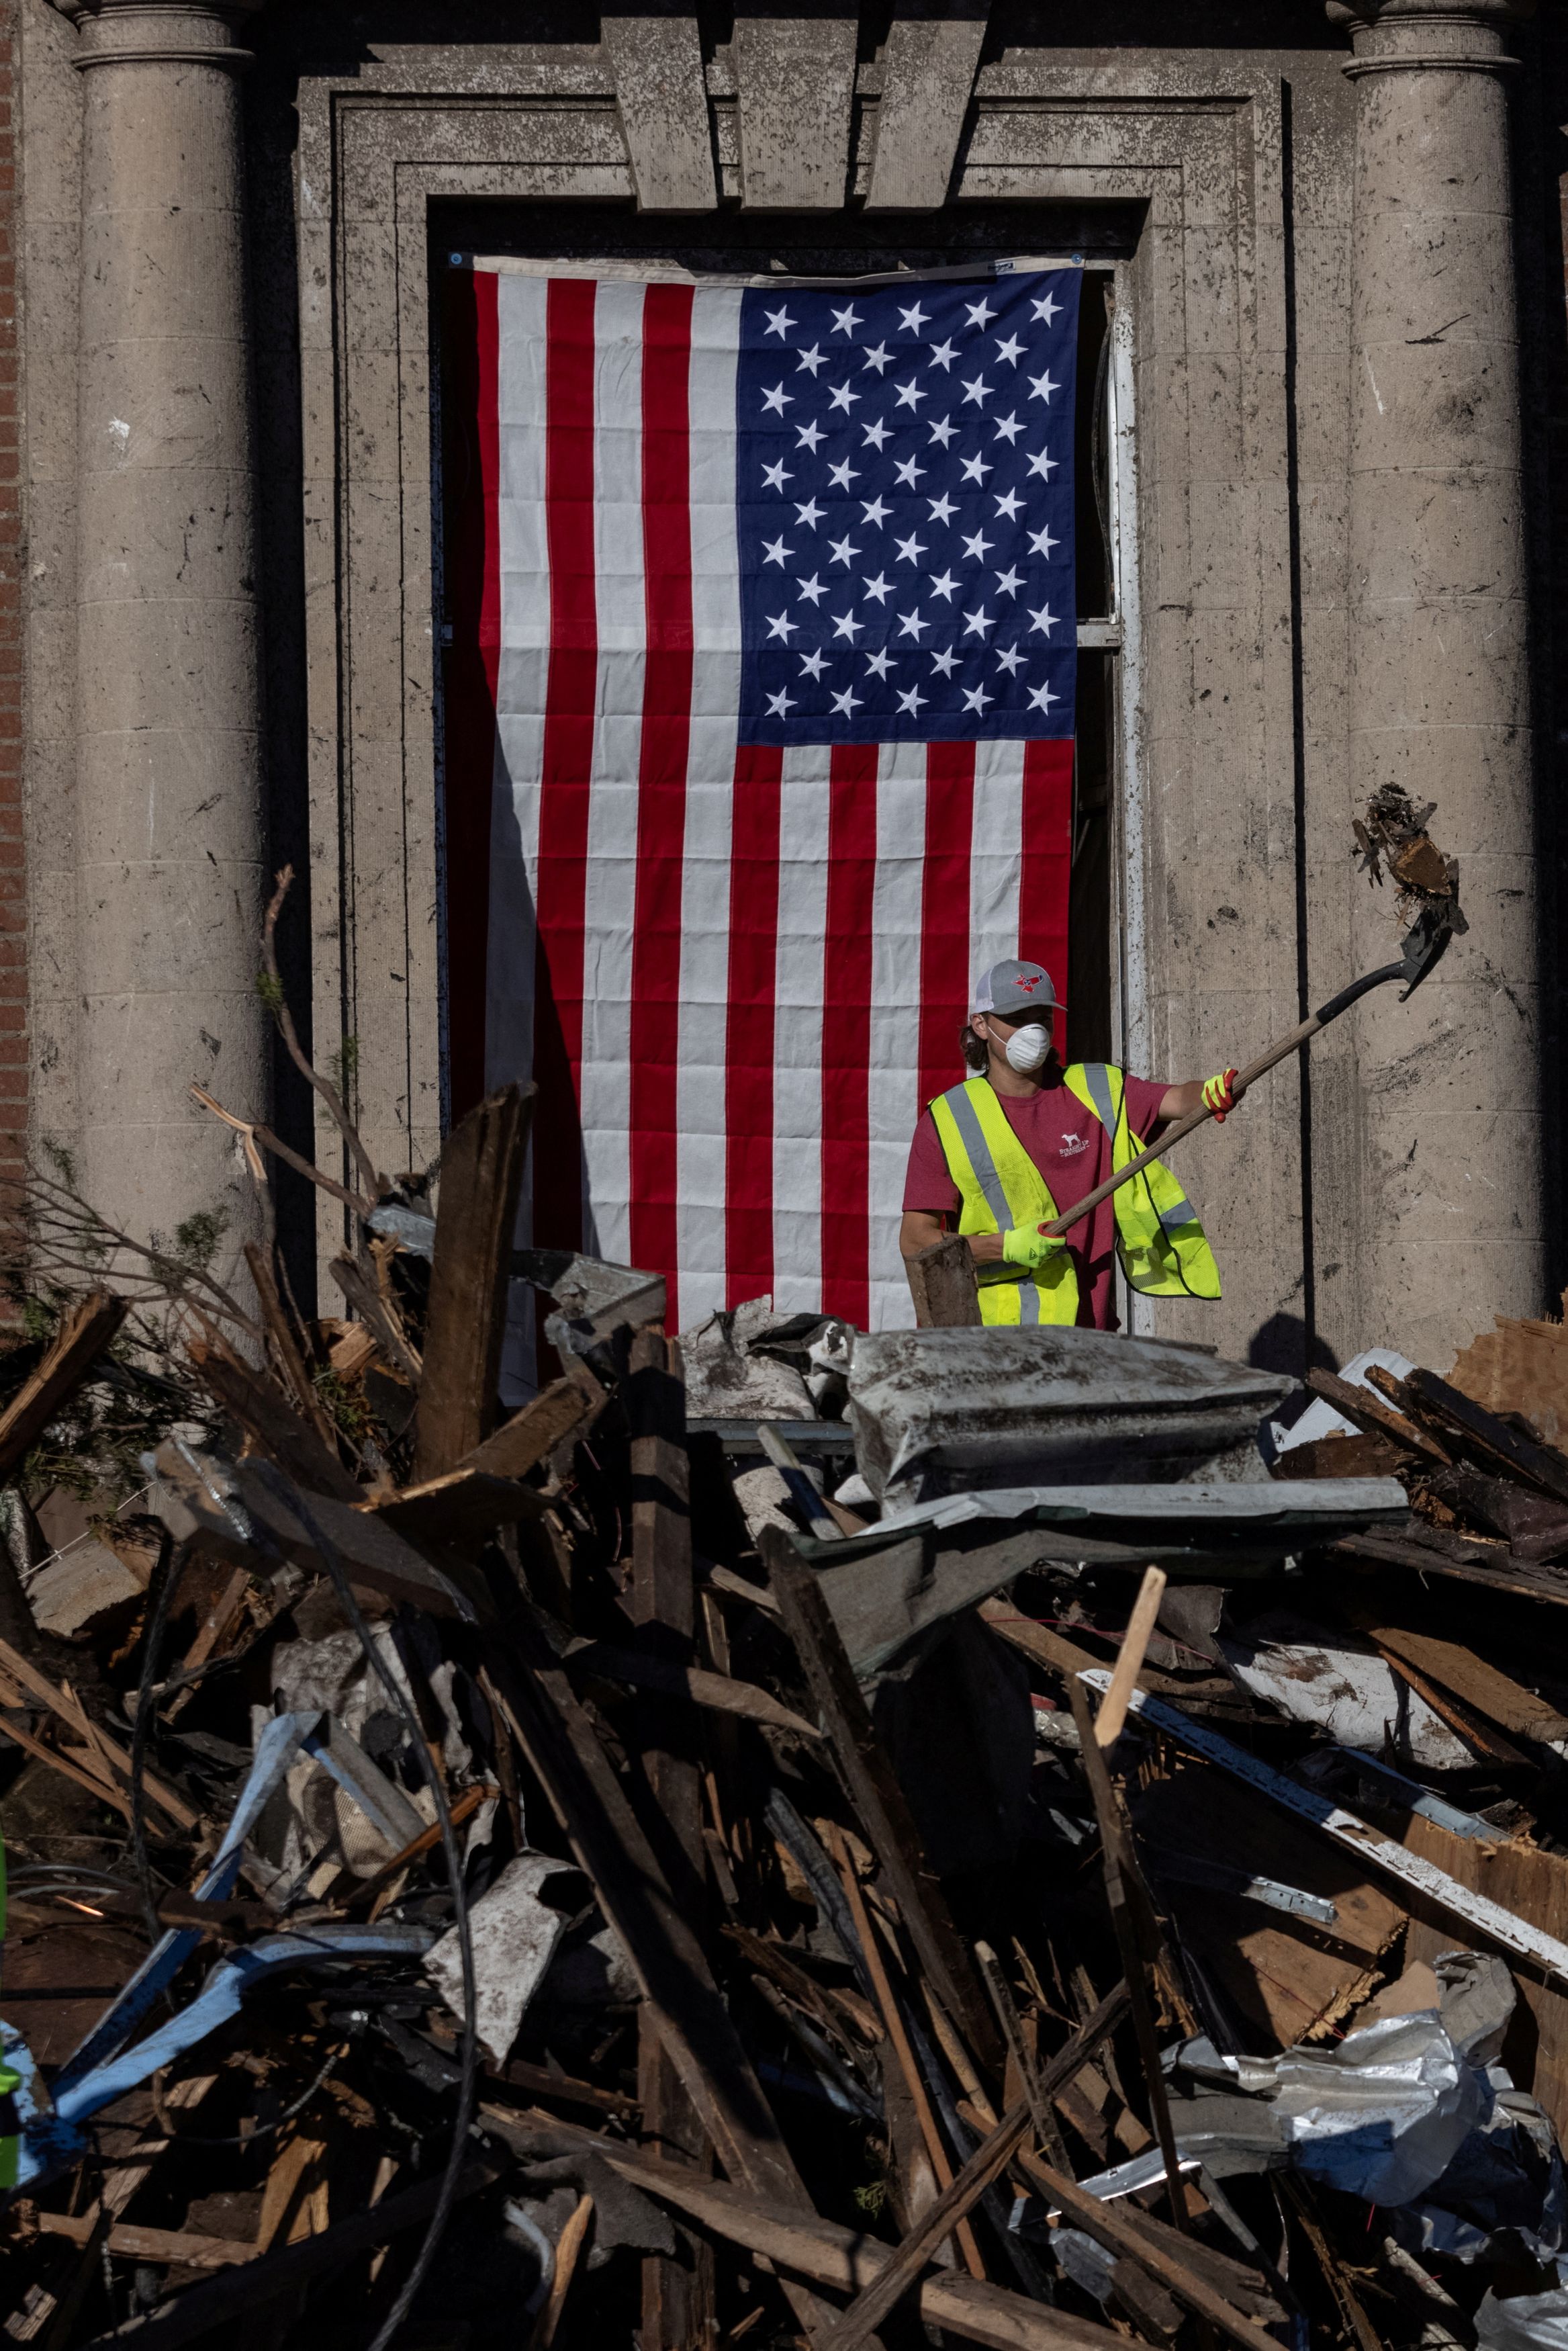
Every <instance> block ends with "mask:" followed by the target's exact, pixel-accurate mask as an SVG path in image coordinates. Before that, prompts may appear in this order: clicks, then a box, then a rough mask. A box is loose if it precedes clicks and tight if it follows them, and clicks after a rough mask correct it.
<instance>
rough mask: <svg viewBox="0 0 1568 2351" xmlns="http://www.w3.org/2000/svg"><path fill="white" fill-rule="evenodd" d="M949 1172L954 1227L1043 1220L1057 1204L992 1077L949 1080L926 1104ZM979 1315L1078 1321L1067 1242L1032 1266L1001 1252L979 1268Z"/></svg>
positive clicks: (990, 1228)
mask: <svg viewBox="0 0 1568 2351" xmlns="http://www.w3.org/2000/svg"><path fill="white" fill-rule="evenodd" d="M930 1111H931V1118H932V1122H933V1123H934V1124H935V1126H936V1130H937V1133H938V1134H939V1135H940V1138H941V1145H942V1150H943V1153H944V1155H946V1158H947V1164H948V1173H949V1175H950V1176H951V1177H952V1179H953V1182H954V1184H955V1185H956V1186H957V1187H958V1194H959V1204H960V1206H959V1231H960V1232H961V1233H962V1234H965V1235H968V1234H970V1233H1001V1232H1006V1231H1007V1230H1008V1229H1009V1228H1010V1227H1012V1226H1014V1225H1029V1224H1040V1225H1043V1224H1045V1223H1047V1222H1048V1221H1049V1219H1050V1218H1051V1217H1054V1215H1055V1213H1056V1204H1055V1202H1054V1200H1053V1199H1052V1197H1051V1193H1050V1189H1049V1187H1048V1186H1047V1185H1046V1182H1045V1179H1044V1176H1043V1175H1041V1173H1040V1170H1039V1169H1038V1167H1036V1165H1034V1162H1033V1159H1031V1158H1030V1156H1029V1154H1028V1153H1027V1152H1026V1151H1025V1150H1024V1148H1023V1144H1021V1143H1020V1142H1019V1140H1018V1137H1017V1136H1016V1135H1015V1134H1013V1132H1012V1128H1011V1126H1009V1124H1008V1123H1007V1118H1006V1114H1005V1113H1004V1112H1003V1110H1002V1105H1001V1103H1000V1102H998V1101H997V1098H996V1095H995V1094H994V1092H992V1088H991V1085H990V1083H989V1081H987V1080H986V1079H984V1078H974V1079H971V1081H970V1082H969V1083H968V1084H967V1085H962V1086H953V1087H951V1088H950V1091H949V1092H947V1093H945V1094H939V1095H938V1096H937V1098H936V1100H935V1101H934V1102H932V1103H931V1105H930ZM976 1279H977V1281H978V1283H979V1288H980V1319H981V1322H992V1323H1002V1322H1005V1323H1023V1324H1026V1325H1029V1326H1033V1325H1035V1324H1037V1323H1042V1322H1055V1323H1061V1322H1076V1321H1077V1318H1078V1278H1077V1274H1076V1271H1075V1269H1074V1266H1073V1261H1072V1259H1071V1258H1070V1257H1069V1256H1068V1254H1067V1252H1066V1251H1065V1249H1062V1250H1058V1251H1057V1252H1056V1253H1055V1254H1054V1256H1053V1257H1051V1258H1049V1259H1047V1260H1046V1262H1045V1264H1044V1265H1043V1266H1041V1267H1040V1268H1038V1269H1037V1270H1035V1271H1034V1272H1033V1273H1029V1272H1024V1271H1023V1270H1022V1269H1021V1268H1019V1267H1018V1266H1015V1265H1010V1264H1008V1263H1007V1261H1006V1260H1005V1259H999V1260H997V1261H995V1262H993V1263H992V1264H989V1265H981V1266H979V1267H977V1268H976Z"/></svg>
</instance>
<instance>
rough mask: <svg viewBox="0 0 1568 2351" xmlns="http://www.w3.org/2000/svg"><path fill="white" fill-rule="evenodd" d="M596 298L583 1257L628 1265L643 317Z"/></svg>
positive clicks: (625, 299) (611, 294) (634, 296)
mask: <svg viewBox="0 0 1568 2351" xmlns="http://www.w3.org/2000/svg"><path fill="white" fill-rule="evenodd" d="M646 292H647V289H646V287H642V286H637V285H628V284H626V283H624V282H622V281H620V280H618V279H608V280H606V281H604V282H602V283H601V284H600V285H599V286H598V287H597V291H596V294H595V299H594V603H595V611H596V616H597V632H598V683H597V716H596V717H595V721H594V750H593V767H592V770H591V773H590V777H589V798H588V855H587V886H586V890H585V894H584V905H583V1066H582V1120H583V1247H584V1248H585V1249H587V1250H588V1251H589V1252H590V1253H591V1254H593V1255H595V1256H598V1257H604V1258H607V1259H610V1260H611V1262H612V1263H615V1264H620V1265H625V1264H628V1263H629V1262H630V1257H631V1232H630V1200H631V1139H630V1135H629V1134H628V1126H627V1103H628V1095H629V1091H630V1082H631V1060H630V1050H629V1039H630V1031H631V941H632V927H633V919H634V916H635V914H636V905H637V816H638V768H639V759H640V754H641V747H642V693H643V676H644V673H645V670H646V667H647V653H646V646H647V628H648V608H647V601H646V591H645V588H644V582H643V561H642V308H643V302H644V298H645V296H646Z"/></svg>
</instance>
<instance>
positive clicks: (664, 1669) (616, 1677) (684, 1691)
mask: <svg viewBox="0 0 1568 2351" xmlns="http://www.w3.org/2000/svg"><path fill="white" fill-rule="evenodd" d="M566 1664H567V1666H568V1667H570V1668H571V1670H572V1672H573V1673H574V1674H576V1673H589V1674H602V1675H603V1676H604V1677H605V1679H606V1680H607V1681H612V1682H630V1683H631V1684H632V1685H633V1686H634V1687H637V1688H639V1689H650V1690H659V1691H660V1692H662V1694H663V1695H664V1696H665V1697H667V1698H688V1699H690V1700H691V1704H692V1705H693V1706H701V1707H706V1708H709V1710H710V1711H711V1712H712V1713H715V1714H727V1715H732V1716H736V1717H739V1718H741V1719H743V1720H746V1721H749V1722H765V1723H768V1724H771V1726H772V1727H773V1729H775V1730H787V1731H790V1732H792V1733H793V1734H794V1737H795V1738H797V1739H809V1740H813V1741H814V1742H819V1741H820V1740H821V1739H822V1735H823V1734H822V1731H821V1729H819V1728H818V1726H817V1725H816V1724H815V1722H808V1721H807V1720H806V1719H805V1715H804V1714H796V1713H795V1712H794V1708H791V1707H787V1706H785V1705H784V1701H783V1700H782V1699H781V1698H774V1694H773V1692H772V1691H771V1690H765V1689H762V1688H760V1687H758V1685H757V1684H756V1683H755V1682H742V1681H737V1680H735V1679H734V1678H733V1677H732V1676H731V1675H729V1674H711V1673H709V1672H708V1670H707V1668H706V1667H702V1666H682V1665H677V1664H676V1662H675V1661H674V1659H673V1658H670V1657H660V1656H646V1655H644V1654H643V1653H642V1652H641V1651H639V1650H637V1649H622V1648H618V1646H616V1645H615V1644H614V1643H613V1642H610V1641H585V1642H584V1643H583V1644H582V1646H580V1647H577V1648H571V1649H568V1650H567V1651H566Z"/></svg>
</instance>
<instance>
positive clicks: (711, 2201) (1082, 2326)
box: [481, 2105, 1277, 2351]
mask: <svg viewBox="0 0 1568 2351" xmlns="http://www.w3.org/2000/svg"><path fill="white" fill-rule="evenodd" d="M481 2112H482V2114H483V2116H484V2119H485V2121H486V2122H487V2123H490V2124H492V2125H493V2126H494V2128H495V2129H496V2130H497V2132H498V2133H499V2134H500V2136H501V2137H507V2136H508V2134H509V2132H510V2133H515V2132H516V2131H517V2129H518V2123H519V2118H518V2117H517V2116H514V2115H508V2114H506V2113H504V2111H502V2110H499V2109H497V2108H495V2107H493V2106H490V2105H483V2106H482V2107H481ZM530 2119H531V2122H532V2126H533V2129H534V2130H535V2131H536V2130H538V2129H541V2128H548V2129H551V2130H553V2131H555V2132H556V2133H558V2134H560V2135H561V2136H562V2137H566V2136H567V2135H568V2134H569V2135H570V2137H571V2140H572V2143H573V2144H574V2145H575V2146H576V2147H580V2148H582V2149H584V2150H585V2151H586V2152H588V2153H591V2154H594V2155H597V2156H599V2157H602V2158H603V2159H604V2161H605V2162H606V2163H607V2164H608V2165H609V2167H610V2168H611V2169H612V2170H613V2171H616V2172H618V2173H619V2175H620V2177H621V2178H622V2179H628V2180H630V2181H631V2183H632V2185H633V2186H634V2187H637V2188H645V2189H647V2190H648V2192H649V2195H651V2196H658V2197H660V2198H662V2199H663V2200H664V2201H665V2202H666V2203H669V2204H673V2205H675V2206H676V2207H677V2209H678V2210H680V2211H683V2212H686V2213H689V2214H690V2215H691V2219H692V2220H696V2221H698V2222H700V2223H701V2226H702V2227H703V2228H705V2229H711V2231H713V2233H714V2235H715V2236H721V2237H723V2238H725V2239H727V2240H728V2241H729V2242H730V2243H732V2244H735V2245H740V2246H742V2247H743V2248H744V2249H745V2250H746V2251H747V2252H750V2253H752V2254H753V2256H754V2257H759V2258H763V2259H766V2260H768V2261H771V2262H774V2265H775V2266H776V2267H777V2268H778V2269H780V2270H781V2271H784V2272H785V2273H790V2272H793V2273H795V2274H797V2275H799V2276H804V2277H809V2278H812V2279H814V2280H815V2282H816V2283H818V2284H821V2285H826V2286H833V2287H836V2288H838V2289H839V2290H840V2291H848V2292H850V2293H858V2292H859V2291H860V2290H861V2289H862V2288H863V2287H865V2286H867V2285H869V2284H871V2283H873V2281H874V2280H875V2279H876V2278H877V2277H878V2276H879V2275H880V2274H881V2273H882V2271H883V2270H884V2269H885V2268H886V2267H887V2265H888V2262H891V2261H892V2260H893V2259H894V2258H895V2254H894V2249H893V2247H892V2246H891V2245H885V2244H882V2243H880V2242H879V2241H878V2240H877V2238H875V2237H871V2236H868V2235H867V2233H866V2231H864V2230H863V2229H846V2228H844V2227H842V2226H841V2225H840V2224H839V2223H838V2222H837V2221H835V2220H822V2219H820V2218H819V2217H818V2216H817V2215H816V2214H815V2213H814V2212H805V2213H801V2212H794V2211H787V2210H784V2211H781V2210H777V2209H776V2208H775V2207H774V2206H771V2205H769V2204H767V2203H766V2202H765V2201H763V2199H760V2198H757V2197H754V2196H752V2195H749V2194H747V2193H746V2192H745V2190H743V2189H736V2188H733V2187H732V2186H731V2185H730V2184H729V2183H728V2182H727V2181H723V2180H718V2179H702V2178H701V2177H700V2175H699V2174H698V2173H696V2172H694V2171H688V2170H686V2169H685V2168H682V2167H681V2166H680V2165H677V2164H672V2163H659V2162H656V2161H655V2160H654V2159H653V2158H650V2157H648V2156H645V2155H641V2154H639V2153H638V2152H636V2151H635V2150H633V2149H631V2148H629V2147H626V2146H625V2145H624V2144H623V2143H621V2142H619V2141H617V2140H614V2139H608V2138H600V2137H597V2136H596V2134H595V2133H593V2132H591V2131H587V2130H584V2129H581V2128H580V2127H579V2126H575V2125H572V2124H564V2123H561V2122H559V2121H558V2120H557V2119H556V2116H554V2115H545V2114H539V2115H537V2116H533V2117H531V2118H530ZM818 2307H819V2309H821V2315H822V2324H823V2325H824V2326H825V2327H826V2325H827V2324H828V2323H830V2321H831V2320H832V2319H834V2318H836V2316H837V2313H836V2312H835V2311H829V2310H827V2309H826V2308H825V2307H823V2306H822V2305H820V2304H819V2305H818ZM919 2314H920V2317H921V2319H922V2320H923V2321H924V2322H925V2324H926V2325H928V2326H933V2327H941V2328H945V2329H946V2330H947V2332H948V2333H949V2334H951V2335H961V2336H962V2337H963V2338H964V2340H965V2341H966V2342H970V2343H980V2344H983V2345H985V2346H989V2351H1116V2344H1117V2339H1118V2338H1117V2337H1116V2335H1114V2334H1113V2333H1112V2332H1111V2330H1110V2329H1109V2328H1108V2327H1104V2326H1096V2325H1093V2324H1092V2323H1091V2322H1090V2321H1089V2320H1087V2319H1083V2318H1075V2317H1073V2316H1071V2315H1070V2314H1068V2313H1067V2312H1065V2311H1062V2310H1055V2309H1053V2308H1052V2307H1050V2305H1049V2304H1044V2303H1038V2302H1026V2301H1025V2300H1024V2298H1023V2295H1022V2294H1010V2293H1009V2292H1008V2291H1007V2289H1006V2288H1005V2287H1004V2286H999V2285H989V2284H982V2283H981V2281H980V2280H979V2279H978V2278H971V2277H965V2276H962V2275H960V2274H958V2273H955V2272H952V2271H945V2270H939V2271H938V2272H937V2273H935V2274H934V2275H933V2276H929V2277H926V2278H923V2279H922V2280H921V2282H920V2285H919ZM1267 2339H1268V2338H1266V2337H1265V2338H1264V2340H1265V2341H1267ZM1250 2351H1251V2346H1250ZM1274 2351H1277V2346H1274Z"/></svg>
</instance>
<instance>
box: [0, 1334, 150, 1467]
mask: <svg viewBox="0 0 1568 2351" xmlns="http://www.w3.org/2000/svg"><path fill="white" fill-rule="evenodd" d="M125 1315H126V1301H125V1300H124V1299H123V1298H116V1297H115V1296H114V1295H113V1294H112V1292H111V1291H109V1290H93V1291H91V1292H90V1293H89V1295H88V1297H86V1298H84V1299H82V1300H81V1301H79V1303H78V1304H77V1305H75V1306H73V1307H71V1308H69V1309H68V1310H67V1312H66V1313H65V1314H63V1315H62V1316H61V1318H60V1326H59V1329H58V1330H57V1332H55V1335H54V1337H53V1338H52V1339H51V1340H50V1342H49V1343H48V1345H47V1348H46V1349H45V1351H44V1353H43V1356H42V1358H41V1360H40V1361H39V1363H38V1364H37V1366H36V1369H35V1370H33V1371H31V1372H29V1374H27V1377H26V1379H25V1380H24V1381H23V1383H22V1384H21V1386H20V1387H19V1388H18V1389H17V1391H16V1395H14V1396H13V1397H12V1398H11V1401H10V1402H9V1404H8V1405H6V1406H5V1411H4V1412H0V1479H5V1478H8V1477H9V1476H10V1475H11V1472H12V1471H13V1469H15V1468H16V1467H17V1465H18V1463H20V1462H21V1461H22V1460H23V1459H24V1458H26V1455H27V1454H28V1453H29V1452H30V1451H31V1449H32V1447H34V1446H35V1445H36V1443H37V1441H38V1439H39V1437H42V1435H43V1433H44V1431H45V1429H46V1428H47V1426H48V1425H49V1423H50V1421H51V1420H53V1419H54V1417H55V1416H56V1414H57V1412H60V1411H61V1410H63V1408H64V1407H65V1405H67V1404H68V1403H69V1402H70V1400H71V1398H72V1396H73V1395H75V1394H76V1392H77V1390H78V1388H79V1387H80V1385H81V1384H82V1382H83V1381H84V1380H85V1379H86V1378H87V1377H88V1374H89V1373H90V1372H91V1370H92V1368H93V1365H94V1364H96V1363H97V1362H98V1360H99V1357H100V1356H101V1355H102V1354H103V1353H105V1351H106V1350H107V1349H108V1348H109V1345H110V1344H111V1343H112V1342H113V1340H114V1338H115V1336H116V1334H117V1333H118V1332H119V1326H120V1324H121V1323H122V1322H124V1320H125Z"/></svg>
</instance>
